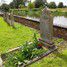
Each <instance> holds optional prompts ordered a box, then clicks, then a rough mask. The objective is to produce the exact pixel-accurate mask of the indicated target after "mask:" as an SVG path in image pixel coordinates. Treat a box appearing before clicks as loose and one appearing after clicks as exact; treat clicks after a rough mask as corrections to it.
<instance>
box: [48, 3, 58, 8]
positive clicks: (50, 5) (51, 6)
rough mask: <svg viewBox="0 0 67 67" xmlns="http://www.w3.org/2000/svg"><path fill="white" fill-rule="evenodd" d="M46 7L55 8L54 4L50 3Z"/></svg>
mask: <svg viewBox="0 0 67 67" xmlns="http://www.w3.org/2000/svg"><path fill="white" fill-rule="evenodd" d="M48 6H49V8H56V7H57V6H56V3H55V2H50V3H49V4H48Z"/></svg>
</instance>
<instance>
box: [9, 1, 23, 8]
mask: <svg viewBox="0 0 67 67" xmlns="http://www.w3.org/2000/svg"><path fill="white" fill-rule="evenodd" d="M20 4H24V1H23V0H13V2H11V3H10V7H11V8H19V5H20Z"/></svg>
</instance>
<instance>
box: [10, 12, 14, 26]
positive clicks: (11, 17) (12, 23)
mask: <svg viewBox="0 0 67 67" xmlns="http://www.w3.org/2000/svg"><path fill="white" fill-rule="evenodd" d="M10 20H11V23H10V25H11V26H14V16H13V12H11V13H10Z"/></svg>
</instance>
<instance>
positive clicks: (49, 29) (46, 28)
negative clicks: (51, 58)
mask: <svg viewBox="0 0 67 67" xmlns="http://www.w3.org/2000/svg"><path fill="white" fill-rule="evenodd" d="M40 32H41V38H42V39H43V40H44V41H51V39H52V36H53V17H52V16H51V14H50V11H49V9H48V8H47V6H46V7H45V8H44V9H43V11H42V16H41V18H40Z"/></svg>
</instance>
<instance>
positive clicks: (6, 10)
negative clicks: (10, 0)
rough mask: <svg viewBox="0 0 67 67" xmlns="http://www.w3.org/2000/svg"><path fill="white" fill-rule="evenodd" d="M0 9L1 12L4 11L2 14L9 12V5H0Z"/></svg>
mask: <svg viewBox="0 0 67 67" xmlns="http://www.w3.org/2000/svg"><path fill="white" fill-rule="evenodd" d="M0 9H1V10H2V11H4V12H8V11H9V5H7V4H2V5H1V6H0Z"/></svg>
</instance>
